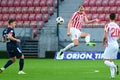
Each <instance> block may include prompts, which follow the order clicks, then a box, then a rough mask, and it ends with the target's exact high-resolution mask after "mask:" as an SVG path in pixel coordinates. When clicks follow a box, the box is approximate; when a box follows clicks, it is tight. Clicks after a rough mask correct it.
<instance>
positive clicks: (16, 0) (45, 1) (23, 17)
mask: <svg viewBox="0 0 120 80" xmlns="http://www.w3.org/2000/svg"><path fill="white" fill-rule="evenodd" d="M56 7H57V0H0V20H1V22H0V23H1V24H0V26H1V27H3V26H2V24H6V22H7V21H8V19H10V18H14V19H16V20H17V21H18V23H17V27H31V26H32V25H33V24H34V25H36V24H35V23H36V22H37V21H40V25H38V26H41V27H40V28H42V27H43V24H44V23H46V22H48V21H49V17H50V16H52V15H53V14H54V9H55V8H56ZM31 22H32V23H31ZM22 23H23V24H22ZM31 24H32V25H31ZM41 24H42V25H41Z"/></svg>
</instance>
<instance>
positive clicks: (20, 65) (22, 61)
mask: <svg viewBox="0 0 120 80" xmlns="http://www.w3.org/2000/svg"><path fill="white" fill-rule="evenodd" d="M23 66H24V59H20V61H19V71H22V70H23Z"/></svg>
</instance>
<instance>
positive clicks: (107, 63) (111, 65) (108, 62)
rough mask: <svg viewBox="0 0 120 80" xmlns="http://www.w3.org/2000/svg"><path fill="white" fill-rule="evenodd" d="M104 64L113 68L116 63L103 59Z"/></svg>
mask: <svg viewBox="0 0 120 80" xmlns="http://www.w3.org/2000/svg"><path fill="white" fill-rule="evenodd" d="M104 64H106V65H107V66H109V67H113V68H115V67H116V65H115V64H113V62H110V61H105V62H104Z"/></svg>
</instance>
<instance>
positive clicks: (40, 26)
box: [38, 21, 43, 29]
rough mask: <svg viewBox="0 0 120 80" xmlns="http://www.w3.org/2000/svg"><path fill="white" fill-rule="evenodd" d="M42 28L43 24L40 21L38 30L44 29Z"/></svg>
mask: <svg viewBox="0 0 120 80" xmlns="http://www.w3.org/2000/svg"><path fill="white" fill-rule="evenodd" d="M42 27H43V22H42V21H39V22H38V28H40V29H42Z"/></svg>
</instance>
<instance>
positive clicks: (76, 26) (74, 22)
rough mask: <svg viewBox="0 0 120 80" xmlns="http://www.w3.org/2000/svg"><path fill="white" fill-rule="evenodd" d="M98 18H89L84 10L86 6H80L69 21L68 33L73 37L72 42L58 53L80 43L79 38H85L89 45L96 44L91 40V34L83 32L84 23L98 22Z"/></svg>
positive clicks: (59, 53) (60, 53)
mask: <svg viewBox="0 0 120 80" xmlns="http://www.w3.org/2000/svg"><path fill="white" fill-rule="evenodd" d="M98 21H99V20H98V19H94V20H88V18H87V15H86V14H85V12H84V7H83V6H79V8H78V11H76V12H75V13H74V14H73V16H72V17H71V19H70V21H69V23H68V32H67V35H68V36H69V37H70V38H71V40H72V43H70V44H68V45H67V46H66V47H65V48H64V49H61V50H60V51H59V52H58V55H60V56H61V55H62V53H63V52H64V51H66V50H68V49H70V48H72V47H75V46H78V45H79V38H80V37H81V38H85V42H86V45H87V46H95V43H92V42H90V34H89V33H86V32H82V31H81V29H82V25H83V24H89V23H92V22H98Z"/></svg>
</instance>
